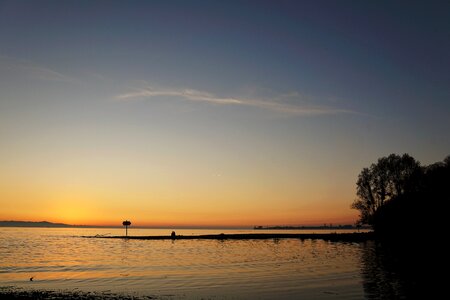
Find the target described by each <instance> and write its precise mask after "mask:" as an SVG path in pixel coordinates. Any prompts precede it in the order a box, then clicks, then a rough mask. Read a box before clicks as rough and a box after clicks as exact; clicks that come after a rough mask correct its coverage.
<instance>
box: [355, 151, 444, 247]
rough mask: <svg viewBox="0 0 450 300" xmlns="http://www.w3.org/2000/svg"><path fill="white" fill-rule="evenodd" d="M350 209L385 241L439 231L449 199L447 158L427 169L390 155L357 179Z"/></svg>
mask: <svg viewBox="0 0 450 300" xmlns="http://www.w3.org/2000/svg"><path fill="white" fill-rule="evenodd" d="M356 185H357V196H358V198H357V199H356V200H355V201H354V202H353V204H352V207H353V208H355V209H358V210H359V211H360V220H359V222H360V223H362V224H370V225H372V226H373V229H374V231H375V232H376V233H377V234H378V235H379V236H381V237H384V238H390V237H392V238H395V239H401V238H402V237H409V236H411V235H414V236H416V235H418V234H419V233H421V234H423V233H428V235H431V233H432V232H436V231H439V230H441V229H442V228H441V227H442V226H443V219H442V218H443V214H442V212H443V210H444V203H446V202H448V200H450V156H447V157H446V158H445V159H444V161H442V162H437V163H434V164H432V165H429V166H421V165H420V162H418V161H417V160H415V159H414V158H413V157H411V156H410V155H408V154H404V155H402V156H399V155H396V154H391V155H389V156H387V157H382V158H380V159H378V161H377V163H374V164H372V165H371V166H370V167H369V168H364V169H363V170H362V171H361V173H360V174H359V176H358V181H357V184H356Z"/></svg>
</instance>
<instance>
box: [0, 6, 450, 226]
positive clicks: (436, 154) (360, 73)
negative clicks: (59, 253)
mask: <svg viewBox="0 0 450 300" xmlns="http://www.w3.org/2000/svg"><path fill="white" fill-rule="evenodd" d="M449 53H450V2H448V1H345V0H344V1H333V0H330V1H3V0H0V166H1V167H0V207H1V209H0V220H29V221H41V220H47V221H53V222H65V223H70V224H92V225H120V224H121V222H122V221H123V220H125V219H129V220H131V221H132V223H133V224H135V225H141V226H191V225H192V226H194V225H195V226H253V225H314V224H323V223H327V224H328V223H333V224H352V223H354V222H355V221H356V219H357V216H358V213H357V211H355V210H352V209H350V205H351V203H352V202H353V200H354V199H355V198H356V195H355V191H356V184H355V183H356V180H357V176H358V174H359V172H360V171H361V170H362V168H364V167H367V166H369V165H370V164H372V163H373V162H376V160H377V159H378V158H380V157H383V156H387V155H389V154H391V153H397V154H403V153H409V154H410V155H412V156H413V157H414V158H416V159H417V160H419V161H420V162H421V163H422V164H423V165H427V164H431V163H434V162H437V161H442V160H443V159H444V158H445V157H446V156H447V155H449V154H450V138H449V132H450V118H449V115H450V72H449V70H450V55H449Z"/></svg>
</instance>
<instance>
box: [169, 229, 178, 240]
mask: <svg viewBox="0 0 450 300" xmlns="http://www.w3.org/2000/svg"><path fill="white" fill-rule="evenodd" d="M170 236H171V237H172V238H173V239H174V238H176V236H177V235H176V233H175V231H172V233H171V234H170Z"/></svg>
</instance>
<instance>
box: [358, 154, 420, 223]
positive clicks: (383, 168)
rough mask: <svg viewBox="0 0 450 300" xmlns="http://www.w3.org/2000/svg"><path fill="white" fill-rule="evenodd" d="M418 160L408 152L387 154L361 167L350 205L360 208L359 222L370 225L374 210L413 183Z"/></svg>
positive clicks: (418, 168) (410, 190)
mask: <svg viewBox="0 0 450 300" xmlns="http://www.w3.org/2000/svg"><path fill="white" fill-rule="evenodd" d="M421 172H422V170H421V168H420V163H419V162H417V161H416V160H415V159H414V158H413V157H411V156H409V155H408V154H403V155H402V156H399V155H396V154H391V155H389V156H388V157H382V158H380V159H378V162H377V163H376V164H372V165H371V166H370V168H364V169H363V170H362V171H361V173H360V174H359V176H358V181H357V182H356V195H357V196H358V198H357V199H356V200H355V201H354V202H353V204H352V208H354V209H358V210H359V211H360V220H359V222H360V223H363V224H370V225H373V220H374V216H375V214H376V212H377V211H378V210H379V209H380V208H381V207H382V206H383V205H384V204H385V203H386V202H388V201H390V200H392V199H394V198H396V197H399V196H400V195H403V194H405V193H410V192H412V190H414V189H415V188H416V187H417V186H416V185H415V184H414V183H415V182H417V181H418V180H419V178H420V175H421Z"/></svg>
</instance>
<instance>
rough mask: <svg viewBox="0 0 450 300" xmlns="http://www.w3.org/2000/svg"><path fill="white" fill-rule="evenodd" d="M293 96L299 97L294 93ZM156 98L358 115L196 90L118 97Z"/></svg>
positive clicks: (140, 91)
mask: <svg viewBox="0 0 450 300" xmlns="http://www.w3.org/2000/svg"><path fill="white" fill-rule="evenodd" d="M293 95H298V94H297V93H294V94H293ZM154 97H179V98H183V99H186V100H189V101H194V102H205V103H210V104H217V105H241V106H251V107H257V108H261V109H265V110H268V111H273V112H281V113H285V114H291V115H298V116H300V115H332V114H356V112H354V111H351V110H346V109H339V108H333V107H329V106H320V105H308V104H288V103H283V102H281V101H280V98H282V97H278V98H274V99H269V100H266V99H255V98H236V97H219V96H217V95H214V94H212V93H208V92H204V91H198V90H194V89H157V88H152V87H149V88H145V89H137V90H136V91H135V92H130V93H125V94H121V95H118V96H116V99H118V100H121V101H132V100H135V99H142V98H154Z"/></svg>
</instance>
